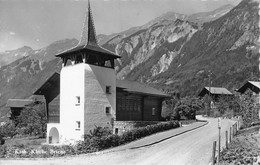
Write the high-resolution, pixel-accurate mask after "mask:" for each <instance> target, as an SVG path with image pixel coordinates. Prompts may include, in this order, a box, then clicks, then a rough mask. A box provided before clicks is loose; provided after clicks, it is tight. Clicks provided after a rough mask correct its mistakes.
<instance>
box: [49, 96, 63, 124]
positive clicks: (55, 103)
mask: <svg viewBox="0 0 260 165" xmlns="http://www.w3.org/2000/svg"><path fill="white" fill-rule="evenodd" d="M48 106H49V115H48V119H49V121H48V122H49V123H59V122H60V95H58V96H57V97H55V99H53V100H52V101H51V102H50V103H49V105H48Z"/></svg>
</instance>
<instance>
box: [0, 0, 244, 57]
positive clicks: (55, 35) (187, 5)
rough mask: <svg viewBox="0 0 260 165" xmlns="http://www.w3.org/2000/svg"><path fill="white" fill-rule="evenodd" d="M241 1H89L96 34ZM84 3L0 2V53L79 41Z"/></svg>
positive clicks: (49, 0)
mask: <svg viewBox="0 0 260 165" xmlns="http://www.w3.org/2000/svg"><path fill="white" fill-rule="evenodd" d="M240 1H241V0H90V3H91V9H92V13H93V17H94V23H95V28H96V33H97V34H112V33H117V32H121V31H124V30H127V29H129V28H131V27H135V26H140V25H143V24H145V23H147V22H149V21H150V20H152V19H154V18H156V17H158V16H160V15H162V14H164V13H167V12H169V11H171V12H176V13H181V14H187V15H189V14H193V13H198V12H205V11H212V10H214V9H217V8H219V7H221V6H223V5H226V4H232V5H237V4H238V3H239V2H240ZM87 4H88V3H87V0H0V52H3V51H6V50H14V49H17V48H19V47H22V46H25V45H26V46H30V47H32V48H33V49H39V48H43V47H45V46H47V45H49V44H51V43H52V42H54V41H58V40H62V39H66V38H76V39H79V37H80V34H81V30H82V25H83V20H84V16H85V13H86V8H87Z"/></svg>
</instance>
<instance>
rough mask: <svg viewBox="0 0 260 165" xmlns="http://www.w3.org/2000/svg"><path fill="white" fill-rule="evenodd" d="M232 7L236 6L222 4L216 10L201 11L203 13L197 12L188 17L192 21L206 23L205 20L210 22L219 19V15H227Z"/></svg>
mask: <svg viewBox="0 0 260 165" xmlns="http://www.w3.org/2000/svg"><path fill="white" fill-rule="evenodd" d="M232 8H234V6H233V5H230V4H228V5H225V6H222V7H220V8H218V9H216V10H214V11H210V12H201V13H196V14H192V15H190V16H188V17H187V18H186V19H187V20H188V21H190V22H196V23H200V24H202V23H205V22H210V21H214V20H216V19H218V18H219V17H221V16H223V15H225V14H226V13H228V12H229V11H230V10H231V9H232Z"/></svg>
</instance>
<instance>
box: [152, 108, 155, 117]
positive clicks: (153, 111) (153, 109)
mask: <svg viewBox="0 0 260 165" xmlns="http://www.w3.org/2000/svg"><path fill="white" fill-rule="evenodd" d="M152 115H153V116H155V108H152Z"/></svg>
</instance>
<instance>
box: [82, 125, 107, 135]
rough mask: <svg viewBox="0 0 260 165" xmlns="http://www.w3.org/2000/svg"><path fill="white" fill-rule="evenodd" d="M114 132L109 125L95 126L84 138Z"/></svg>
mask: <svg viewBox="0 0 260 165" xmlns="http://www.w3.org/2000/svg"><path fill="white" fill-rule="evenodd" d="M111 134H112V131H111V130H110V128H109V127H100V126H95V128H94V129H93V130H90V131H89V134H87V135H84V138H93V137H98V138H101V137H104V136H109V135H111Z"/></svg>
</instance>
